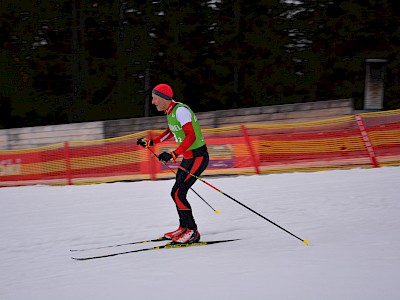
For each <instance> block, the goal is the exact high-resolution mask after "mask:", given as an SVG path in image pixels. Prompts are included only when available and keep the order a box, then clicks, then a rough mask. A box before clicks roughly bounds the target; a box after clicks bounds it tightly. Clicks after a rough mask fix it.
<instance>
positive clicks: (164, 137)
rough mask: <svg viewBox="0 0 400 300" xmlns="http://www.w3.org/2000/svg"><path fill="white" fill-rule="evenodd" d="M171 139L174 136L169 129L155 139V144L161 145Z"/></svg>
mask: <svg viewBox="0 0 400 300" xmlns="http://www.w3.org/2000/svg"><path fill="white" fill-rule="evenodd" d="M171 137H173V134H172V132H171V131H170V130H169V128H168V129H166V130H165V131H164V132H163V133H161V134H160V135H159V136H157V137H155V138H154V139H153V143H154V144H158V143H161V142H163V141H165V140H168V139H170V138H171Z"/></svg>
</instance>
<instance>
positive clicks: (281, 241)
mask: <svg viewBox="0 0 400 300" xmlns="http://www.w3.org/2000/svg"><path fill="white" fill-rule="evenodd" d="M204 179H205V180H207V181H208V182H210V183H211V184H212V185H214V186H216V187H217V188H219V189H221V190H222V191H224V192H225V193H227V194H228V195H230V196H232V197H234V198H235V199H237V200H238V201H240V202H242V203H243V204H245V205H247V206H249V207H250V208H252V209H254V210H255V211H257V212H259V213H260V214H262V215H264V216H265V217H266V218H268V219H270V220H271V221H273V222H275V223H277V224H278V225H280V226H282V227H283V228H285V229H287V230H289V231H290V232H292V233H293V234H295V235H297V236H299V237H300V238H301V239H308V240H309V241H310V245H309V246H305V245H304V244H303V243H302V242H301V241H300V240H298V239H296V238H295V237H293V236H291V235H290V234H288V233H286V232H284V231H283V230H281V229H279V228H277V227H276V226H274V225H273V224H271V223H269V222H267V221H266V220H264V219H262V218H260V217H259V216H257V215H255V214H254V213H252V212H250V211H249V210H247V209H245V208H244V207H242V206H240V205H238V204H237V203H235V202H234V201H232V200H231V199H229V198H228V197H225V196H224V195H222V194H221V193H218V192H216V191H215V190H213V189H211V188H210V187H209V186H207V185H205V184H204V183H202V182H197V183H196V184H195V185H194V186H193V188H194V189H195V190H196V192H198V193H199V194H200V195H201V196H202V197H203V198H204V199H206V201H207V202H208V203H210V204H211V205H212V206H213V207H214V208H215V209H219V210H220V211H221V213H220V214H218V215H217V214H215V213H214V212H213V211H212V210H211V209H210V208H209V207H208V206H207V205H206V204H204V203H203V202H202V201H201V199H200V198H198V197H197V196H196V195H195V194H194V193H193V192H191V191H189V195H188V197H189V201H190V203H191V205H192V208H193V211H194V215H195V218H196V222H197V224H198V227H199V230H200V232H201V234H202V240H217V239H235V238H240V239H241V240H239V241H234V242H230V243H226V244H216V245H208V246H205V247H192V248H187V249H164V250H158V251H146V252H139V253H132V254H126V255H121V256H116V257H110V258H104V259H97V260H90V261H74V260H72V259H71V256H74V255H76V256H78V255H77V254H76V253H77V252H70V251H69V250H70V249H79V248H88V247H101V246H107V245H112V244H120V243H129V242H133V241H139V240H145V239H152V238H156V237H159V236H161V235H162V234H163V233H164V232H166V231H169V230H171V229H175V227H176V226H177V214H176V211H175V207H174V204H173V201H172V199H170V196H169V193H170V189H171V187H172V184H173V181H171V180H161V181H140V182H132V183H126V182H120V183H110V184H99V185H85V186H82V185H81V186H62V187H51V186H39V185H38V186H27V187H9V188H1V189H0V228H1V234H0V299H2V300H16V299H18V300H25V299H41V300H46V299H49V300H50V299H51V300H53V299H57V300H60V299H74V300H76V299H85V300H88V299H118V300H123V299H176V298H182V297H185V298H186V297H187V298H189V299H192V300H193V299H202V300H204V299H285V300H288V299H307V300H310V299H318V300H320V299H324V300H327V299H335V300H336V299H363V300H366V299H385V300H391V299H393V300H395V299H398V297H399V292H398V291H399V289H398V282H399V279H400V273H399V270H400V234H399V233H398V228H400V196H399V195H400V167H385V168H378V169H353V170H337V171H326V172H315V173H286V174H271V175H254V176H233V177H222V178H207V177H205V178H204ZM152 245H153V244H139V245H127V246H122V247H117V248H110V249H97V250H89V251H83V252H79V256H81V255H82V256H83V255H101V254H105V253H112V252H115V251H118V252H119V251H129V250H133V249H139V248H143V247H147V246H152ZM154 245H156V244H154Z"/></svg>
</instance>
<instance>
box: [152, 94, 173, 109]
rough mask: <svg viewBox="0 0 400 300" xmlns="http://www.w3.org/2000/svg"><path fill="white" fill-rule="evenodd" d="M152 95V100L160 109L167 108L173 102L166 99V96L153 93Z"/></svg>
mask: <svg viewBox="0 0 400 300" xmlns="http://www.w3.org/2000/svg"><path fill="white" fill-rule="evenodd" d="M151 96H152V98H153V99H152V100H151V103H152V104H154V105H155V106H156V107H157V110H158V111H164V110H166V109H167V108H168V106H169V105H170V103H171V101H170V100H165V99H164V98H161V97H160V96H157V95H156V94H151Z"/></svg>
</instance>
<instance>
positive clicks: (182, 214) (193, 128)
mask: <svg viewBox="0 0 400 300" xmlns="http://www.w3.org/2000/svg"><path fill="white" fill-rule="evenodd" d="M152 97H153V99H152V102H151V103H152V104H154V105H155V106H156V108H157V110H158V111H164V112H165V114H166V115H167V121H168V128H167V129H166V130H165V131H164V132H163V133H162V134H161V135H159V136H157V137H156V138H154V139H153V140H147V139H145V138H140V139H138V140H137V144H138V145H141V146H142V147H150V146H153V145H154V144H157V143H161V142H163V141H165V140H167V139H170V138H171V137H174V138H175V141H176V143H177V144H178V147H177V148H176V149H175V150H174V151H172V152H169V153H168V152H163V153H161V154H160V155H158V159H159V160H160V161H162V162H168V161H170V160H173V161H175V160H176V158H177V157H178V156H180V155H182V156H183V160H182V162H181V166H182V167H183V168H184V169H186V170H187V171H189V172H190V173H192V174H193V175H195V176H197V177H199V176H200V175H201V173H203V171H204V170H205V169H206V168H207V165H208V161H209V155H208V151H207V146H206V143H205V141H204V139H203V136H202V133H201V128H200V125H199V122H198V120H197V118H196V116H195V114H194V113H193V111H192V110H191V109H190V108H189V107H188V106H187V105H185V104H183V103H180V102H176V101H174V100H173V99H172V97H173V91H172V88H171V87H170V86H169V85H167V84H163V83H162V84H159V85H157V86H156V87H154V89H153V91H152ZM195 176H190V175H188V173H186V172H185V171H183V170H181V169H178V171H177V173H176V178H175V184H174V186H173V187H172V190H171V197H172V199H173V200H174V202H175V205H176V208H177V211H178V215H179V227H178V229H176V230H174V231H171V232H167V233H165V234H164V237H165V238H167V239H170V240H172V241H173V242H175V243H182V244H183V243H196V242H198V241H199V240H200V232H199V231H198V229H197V225H196V222H195V220H194V217H193V213H192V208H191V206H190V204H189V202H188V200H187V198H186V195H187V192H188V191H189V189H190V187H191V186H192V185H193V184H194V183H195V182H196V177H195Z"/></svg>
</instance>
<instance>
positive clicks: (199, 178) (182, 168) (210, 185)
mask: <svg viewBox="0 0 400 300" xmlns="http://www.w3.org/2000/svg"><path fill="white" fill-rule="evenodd" d="M171 163H172V164H174V165H175V166H177V167H178V168H179V169H181V170H182V171H184V172H186V173H187V174H189V175H190V176H193V177H195V178H196V179H198V180H200V181H202V182H204V183H205V184H207V185H208V186H209V187H211V188H213V189H214V190H216V191H217V192H220V193H221V194H222V195H224V196H226V197H228V198H229V199H231V200H233V201H235V202H236V203H237V204H239V205H241V206H243V207H244V208H246V209H248V210H250V211H251V212H252V213H255V214H256V215H257V216H259V217H261V218H263V219H264V220H266V221H268V222H270V223H271V224H273V225H275V226H276V227H278V228H280V229H282V230H283V231H285V232H287V233H289V234H290V235H291V236H293V237H295V238H296V239H298V240H300V241H302V242H303V243H304V244H305V245H307V246H308V240H303V239H301V238H299V237H298V236H297V235H294V234H293V233H291V232H290V231H289V230H286V229H285V228H283V227H282V226H280V225H278V224H276V223H275V222H273V221H271V220H269V219H268V218H266V217H264V216H263V215H262V214H260V213H258V212H256V211H255V210H253V209H251V208H250V207H248V206H247V205H245V204H243V203H241V202H240V201H238V200H236V199H235V198H233V197H231V196H229V195H228V194H226V193H224V192H223V191H221V190H220V189H218V188H216V187H215V186H213V185H212V184H211V183H209V182H207V181H205V180H204V179H203V178H201V177H199V176H196V175H194V174H192V173H190V172H189V171H188V170H186V169H185V168H184V167H182V166H180V165H179V164H177V163H176V162H171Z"/></svg>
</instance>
